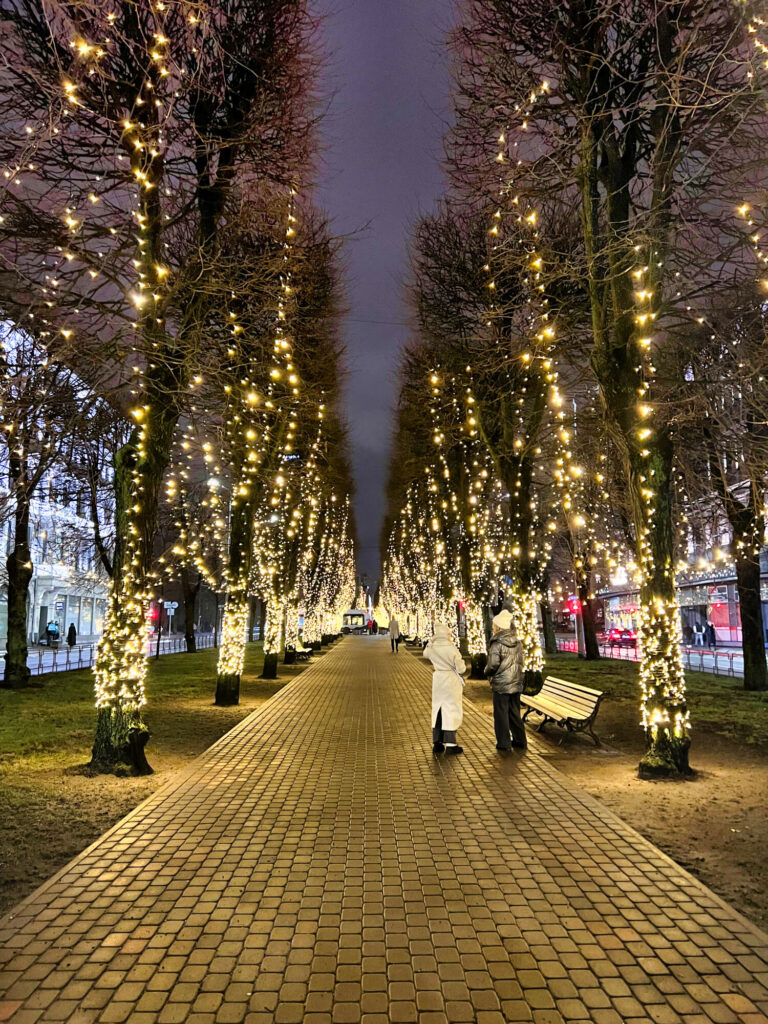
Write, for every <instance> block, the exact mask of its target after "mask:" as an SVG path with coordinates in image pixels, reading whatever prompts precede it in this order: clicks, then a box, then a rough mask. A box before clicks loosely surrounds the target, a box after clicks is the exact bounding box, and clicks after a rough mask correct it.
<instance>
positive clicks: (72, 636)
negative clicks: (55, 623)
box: [67, 622, 77, 647]
mask: <svg viewBox="0 0 768 1024" xmlns="http://www.w3.org/2000/svg"><path fill="white" fill-rule="evenodd" d="M67 643H68V644H69V646H70V647H74V646H75V644H76V643H77V627H76V626H75V624H74V622H70V624H69V629H68V630H67Z"/></svg>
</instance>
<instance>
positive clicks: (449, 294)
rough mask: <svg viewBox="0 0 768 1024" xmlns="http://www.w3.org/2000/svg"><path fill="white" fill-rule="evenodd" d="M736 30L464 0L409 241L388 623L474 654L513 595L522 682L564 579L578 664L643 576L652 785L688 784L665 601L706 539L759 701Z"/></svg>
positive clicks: (746, 34) (753, 97)
mask: <svg viewBox="0 0 768 1024" xmlns="http://www.w3.org/2000/svg"><path fill="white" fill-rule="evenodd" d="M750 17H751V9H750V6H749V5H748V4H733V3H731V2H729V0H717V2H715V3H711V2H703V0H701V2H699V0H693V2H686V3H681V2H679V0H655V2H653V3H647V2H640V0H637V2H632V0H630V2H626V3H616V2H614V0H585V2H579V3H565V4H551V3H547V2H546V0H468V2H467V3H466V4H465V5H464V6H463V8H462V20H461V23H460V25H459V26H458V28H457V29H456V30H455V32H454V33H453V36H452V39H451V48H452V54H453V59H454V70H455V76H454V82H455V84H454V123H453V127H452V129H451V131H450V133H449V135H448V138H447V142H446V158H445V168H446V173H447V177H448V180H449V183H450V184H449V188H448V190H447V192H446V195H445V197H444V199H443V201H442V202H441V204H440V206H439V209H438V210H437V212H436V213H434V214H433V215H431V216H426V217H423V218H422V219H421V220H420V221H419V222H418V224H417V225H416V226H415V230H414V234H413V238H412V247H411V253H412V259H411V262H412V275H411V286H410V294H411V301H412V309H413V321H414V337H413V341H412V343H411V345H410V347H409V349H408V351H407V352H406V353H405V355H404V357H403V363H402V384H401V396H400V405H399V421H398V427H397V434H396V438H395V443H394V456H393V461H392V470H391V479H390V493H389V511H388V518H387V523H386V525H385V530H384V537H383V544H384V559H385V584H384V593H385V598H386V601H388V602H389V603H390V605H392V606H393V607H395V608H397V609H398V611H399V612H400V614H401V616H406V615H411V616H414V617H420V618H421V619H422V620H423V619H433V618H434V617H435V616H436V615H437V616H440V617H443V618H444V620H445V621H447V622H449V623H450V624H451V625H455V606H456V602H457V601H459V602H461V604H462V606H464V605H465V606H466V609H468V610H471V615H468V618H467V627H468V631H469V628H470V626H469V623H470V619H472V620H476V621H479V620H482V619H483V618H485V620H486V622H487V617H488V612H487V609H488V608H489V606H490V605H492V604H495V603H496V602H497V600H498V595H499V592H500V591H503V592H505V593H507V594H509V595H510V596H511V597H512V599H513V602H514V603H515V607H516V619H517V624H518V630H519V631H520V633H521V635H522V639H523V643H524V646H525V651H526V669H527V671H529V672H530V673H532V674H534V675H535V674H536V673H538V672H540V670H541V665H542V653H541V649H540V641H539V626H538V622H537V619H539V618H540V619H541V620H542V621H543V623H544V627H545V630H544V631H545V639H546V640H547V643H548V645H550V644H551V643H552V639H553V638H552V635H551V631H550V629H549V623H550V621H551V620H550V615H549V608H548V603H547V593H548V589H549V587H550V583H551V581H552V579H553V578H555V577H557V578H559V579H561V580H565V581H566V586H567V588H568V590H570V589H571V587H575V588H576V592H577V593H578V597H579V599H580V603H581V607H582V613H583V614H582V618H583V621H584V633H585V655H586V657H592V658H593V657H597V655H598V645H597V642H596V637H595V628H594V622H593V618H592V603H591V602H592V598H593V595H594V593H595V590H596V584H597V581H598V580H601V581H607V579H608V578H609V576H610V575H611V574H612V571H613V569H614V568H615V567H616V565H617V564H619V563H622V564H625V565H630V566H631V568H632V570H633V573H634V576H635V579H636V581H637V585H638V588H639V594H640V597H639V603H640V611H639V633H640V646H641V664H640V687H641V694H640V703H641V722H642V726H643V728H644V729H645V732H646V736H647V741H648V749H647V753H646V755H645V757H644V758H643V761H642V764H641V771H643V772H645V773H647V774H677V773H685V772H687V771H688V770H689V767H688V749H689V745H690V735H689V729H690V722H689V713H688V708H687V703H686V696H685V679H684V672H683V663H682V657H681V653H680V647H681V626H680V613H679V608H678V604H677V598H676V592H675V580H676V575H677V573H678V572H679V570H680V569H681V567H682V565H683V564H684V563H685V562H686V556H687V553H688V547H689V545H690V544H692V542H693V541H694V540H697V539H701V538H702V537H709V538H713V537H717V538H718V539H719V537H720V536H721V535H722V533H723V532H724V530H727V531H728V532H729V533H730V535H731V536H732V538H733V540H732V543H731V545H730V552H729V555H730V557H731V559H732V564H733V567H734V574H735V576H736V579H737V586H738V593H739V603H740V608H741V625H742V630H743V648H744V662H745V686H746V687H748V688H751V689H766V687H767V686H768V673H767V672H766V659H765V647H764V631H763V624H762V614H761V603H760V566H759V554H760V549H761V547H762V546H763V541H764V532H765V489H766V480H767V475H766V474H767V473H768V461H767V459H766V457H767V456H768V448H766V441H767V440H768V436H767V434H766V410H768V401H767V399H768V395H767V394H766V385H765V371H766V365H765V351H766V345H765V309H764V304H765V298H764V297H765V285H764V283H763V282H761V281H760V271H761V268H762V266H763V263H764V256H763V253H762V250H761V244H762V242H761V223H760V221H761V212H762V210H761V201H762V196H763V195H764V188H765V181H764V176H765V167H766V166H767V164H766V157H767V156H768V154H767V153H766V152H765V149H766V143H765V139H766V131H765V129H766V121H765V100H766V90H765V84H766V83H765V68H764V66H763V64H762V61H761V59H760V48H759V47H755V45H754V38H753V36H754V34H755V33H754V30H755V27H756V26H755V24H753V23H752V22H751V21H750ZM425 407H427V408H429V420H428V421H427V422H426V423H425V421H424V414H423V410H424V408H425ZM420 410H421V413H420ZM717 543H718V542H717V541H716V542H713V543H712V546H713V547H714V546H717ZM568 590H566V593H567V592H568ZM537 606H540V609H539V615H537ZM473 635H474V639H473V645H474V646H473V648H472V649H471V652H470V653H472V654H473V655H475V654H477V653H480V654H482V651H483V650H484V639H485V638H484V636H483V635H482V634H480V635H478V633H477V630H476V629H474V630H473Z"/></svg>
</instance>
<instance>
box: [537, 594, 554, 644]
mask: <svg viewBox="0 0 768 1024" xmlns="http://www.w3.org/2000/svg"><path fill="white" fill-rule="evenodd" d="M539 608H540V609H541V625H542V630H543V633H544V652H545V653H546V654H557V637H556V636H555V623H554V620H553V618H552V606H551V605H550V603H549V598H548V597H544V599H543V600H542V601H540V602H539Z"/></svg>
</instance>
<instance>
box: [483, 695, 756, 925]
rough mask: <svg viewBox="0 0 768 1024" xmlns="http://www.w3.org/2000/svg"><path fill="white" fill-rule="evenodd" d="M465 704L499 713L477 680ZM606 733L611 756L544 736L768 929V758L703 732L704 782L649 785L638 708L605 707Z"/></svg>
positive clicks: (552, 753)
mask: <svg viewBox="0 0 768 1024" xmlns="http://www.w3.org/2000/svg"><path fill="white" fill-rule="evenodd" d="M465 696H466V697H467V698H468V699H470V700H471V701H472V702H473V703H474V704H475V705H476V706H478V707H480V708H482V709H483V710H484V711H489V712H492V703H491V697H490V690H489V687H488V684H487V683H483V682H475V681H471V682H469V683H468V684H467V688H466V691H465ZM529 728H530V726H529ZM596 731H597V733H598V735H599V736H600V738H601V740H602V742H603V746H602V747H601V748H595V747H594V746H593V744H592V742H591V740H590V739H589V737H586V736H583V735H567V736H565V737H563V734H562V732H561V730H560V729H558V728H557V727H556V726H553V725H548V726H547V727H546V728H545V730H544V732H543V733H541V734H537V735H538V736H539V737H540V738H541V739H542V741H543V743H544V744H545V756H546V757H547V759H548V760H549V761H550V763H551V764H553V765H554V766H555V767H556V768H558V769H559V770H560V771H562V772H563V773H564V774H566V775H568V776H569V777H570V778H572V779H573V780H574V781H575V782H577V783H578V784H579V785H580V786H581V787H582V788H583V789H585V790H586V791H587V792H588V793H590V794H591V795H592V796H595V797H597V798H598V799H599V800H602V801H603V802H604V803H605V804H606V806H607V807H609V808H610V809H611V810H612V811H614V812H615V813H616V814H618V816H619V817H620V818H623V820H624V821H626V822H627V823H628V824H629V825H631V826H632V827H633V828H635V829H636V830H637V831H638V832H640V834H641V835H643V836H645V837H646V838H647V839H649V840H650V841H651V842H652V843H654V844H655V845H656V846H658V847H659V849H660V850H663V851H664V853H666V854H667V855H668V856H669V857H671V858H672V859H673V860H675V861H677V863H678V864H681V865H682V866H683V867H684V868H686V869H687V870H688V871H690V872H691V874H693V875H695V876H696V877H697V878H700V879H701V881H702V882H704V883H705V885H707V886H709V888H710V889H712V890H713V891H714V892H716V893H717V894H718V895H719V896H720V897H722V898H723V899H724V900H726V901H727V902H728V903H730V904H731V905H732V906H733V907H735V908H736V909H737V910H738V911H740V912H741V913H742V914H744V915H745V917H748V918H749V919H750V920H752V921H754V922H755V924H757V925H759V926H760V927H762V928H765V929H768V862H767V861H766V856H765V850H766V848H768V813H766V796H765V794H766V793H767V792H768V751H765V750H763V749H761V748H760V747H757V746H750V745H747V744H744V743H739V742H738V741H736V740H732V739H729V738H726V737H723V736H720V735H717V734H716V733H712V732H709V731H707V730H705V729H698V730H697V729H695V728H694V731H693V736H692V746H691V766H692V767H693V768H694V769H695V775H694V776H693V777H691V778H690V779H687V780H680V781H663V782H648V781H645V780H641V779H639V778H638V777H637V765H638V762H639V760H640V758H641V756H642V753H643V743H642V733H641V732H640V729H639V727H638V725H637V716H636V712H635V711H634V708H630V707H628V706H627V705H625V704H621V703H614V702H604V703H603V705H602V706H601V708H600V713H599V715H598V719H597V723H596ZM561 740H562V742H560V741H561Z"/></svg>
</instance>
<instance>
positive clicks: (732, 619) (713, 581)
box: [600, 574, 768, 646]
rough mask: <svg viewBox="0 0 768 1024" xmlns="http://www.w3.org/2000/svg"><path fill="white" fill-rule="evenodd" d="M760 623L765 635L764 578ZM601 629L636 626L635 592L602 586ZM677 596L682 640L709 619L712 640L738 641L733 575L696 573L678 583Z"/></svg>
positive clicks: (767, 594)
mask: <svg viewBox="0 0 768 1024" xmlns="http://www.w3.org/2000/svg"><path fill="white" fill-rule="evenodd" d="M760 590H761V598H762V602H763V623H764V626H765V627H766V639H768V579H764V580H763V582H762V584H761V588H760ZM600 596H601V597H602V598H603V599H604V601H605V613H606V621H605V629H606V632H608V631H610V630H611V629H637V612H638V602H639V596H640V595H639V592H638V591H637V590H629V589H626V588H623V589H621V590H619V589H618V588H611V589H609V590H604V591H602V592H601V595H600ZM677 597H678V602H679V604H680V625H681V628H682V632H683V640H684V642H685V643H687V644H693V643H694V642H695V636H696V627H697V626H700V627H701V628H702V630H703V629H704V628H705V627H706V626H707V624H708V623H711V624H712V625H713V626H714V629H715V642H716V643H717V644H719V645H723V646H738V645H740V644H741V614H740V610H739V595H738V592H737V589H736V578H735V576H732V577H728V576H727V575H725V574H723V575H722V576H719V577H712V576H709V577H704V576H702V577H700V578H698V579H691V578H689V579H687V580H685V581H682V582H681V583H679V585H678V587H677Z"/></svg>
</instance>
